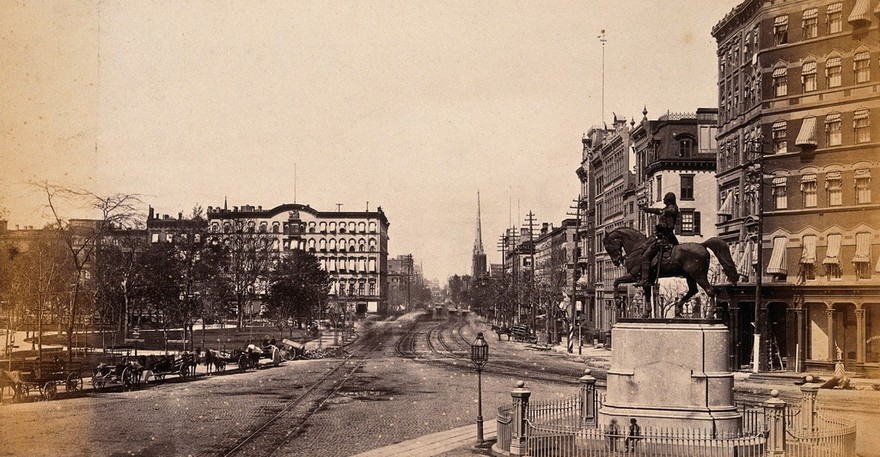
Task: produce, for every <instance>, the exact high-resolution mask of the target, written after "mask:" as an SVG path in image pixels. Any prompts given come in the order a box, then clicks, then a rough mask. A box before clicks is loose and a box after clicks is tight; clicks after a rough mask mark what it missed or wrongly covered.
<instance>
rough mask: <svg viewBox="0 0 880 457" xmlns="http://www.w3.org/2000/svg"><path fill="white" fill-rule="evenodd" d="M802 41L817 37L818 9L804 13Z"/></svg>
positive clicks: (811, 9)
mask: <svg viewBox="0 0 880 457" xmlns="http://www.w3.org/2000/svg"><path fill="white" fill-rule="evenodd" d="M801 27H802V28H803V30H804V39H810V38H816V36H818V35H819V9H818V8H810V9H808V10H805V11H804V16H803V23H802V26H801Z"/></svg>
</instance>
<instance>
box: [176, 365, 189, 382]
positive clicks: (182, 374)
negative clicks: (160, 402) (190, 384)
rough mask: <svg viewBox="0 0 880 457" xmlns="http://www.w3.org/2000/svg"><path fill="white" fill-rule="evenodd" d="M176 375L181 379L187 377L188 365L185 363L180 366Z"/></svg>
mask: <svg viewBox="0 0 880 457" xmlns="http://www.w3.org/2000/svg"><path fill="white" fill-rule="evenodd" d="M177 373H178V374H179V375H180V377H181V378H187V377H189V365H187V364H185V363H184V364H182V365H180V371H178V372H177Z"/></svg>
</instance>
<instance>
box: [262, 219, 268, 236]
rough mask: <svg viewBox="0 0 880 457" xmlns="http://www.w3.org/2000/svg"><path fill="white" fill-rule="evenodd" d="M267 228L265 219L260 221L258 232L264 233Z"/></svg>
mask: <svg viewBox="0 0 880 457" xmlns="http://www.w3.org/2000/svg"><path fill="white" fill-rule="evenodd" d="M268 228H269V224H267V223H266V222H265V221H263V222H260V233H266V230H267V229H268Z"/></svg>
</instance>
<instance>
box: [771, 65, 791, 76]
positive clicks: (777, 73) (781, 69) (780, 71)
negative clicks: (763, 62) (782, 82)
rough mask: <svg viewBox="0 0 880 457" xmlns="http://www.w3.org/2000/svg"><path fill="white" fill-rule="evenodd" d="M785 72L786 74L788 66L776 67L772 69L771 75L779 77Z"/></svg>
mask: <svg viewBox="0 0 880 457" xmlns="http://www.w3.org/2000/svg"><path fill="white" fill-rule="evenodd" d="M786 74H788V68H786V67H777V68H774V69H773V77H774V78H781V77H783V76H785V75H786Z"/></svg>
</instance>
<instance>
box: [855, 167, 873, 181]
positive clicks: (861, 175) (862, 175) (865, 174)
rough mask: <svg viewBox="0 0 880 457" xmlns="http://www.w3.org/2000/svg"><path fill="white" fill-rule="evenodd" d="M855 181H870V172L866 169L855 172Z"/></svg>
mask: <svg viewBox="0 0 880 457" xmlns="http://www.w3.org/2000/svg"><path fill="white" fill-rule="evenodd" d="M855 179H871V170H869V169H867V168H861V169H858V170H856V173H855Z"/></svg>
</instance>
